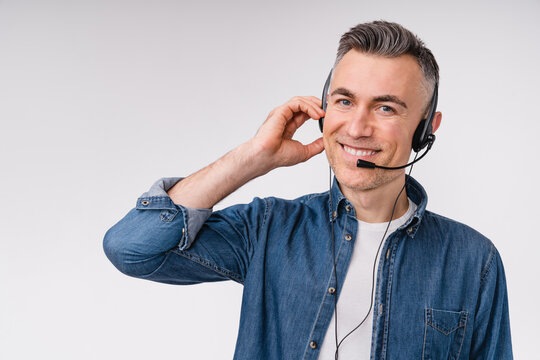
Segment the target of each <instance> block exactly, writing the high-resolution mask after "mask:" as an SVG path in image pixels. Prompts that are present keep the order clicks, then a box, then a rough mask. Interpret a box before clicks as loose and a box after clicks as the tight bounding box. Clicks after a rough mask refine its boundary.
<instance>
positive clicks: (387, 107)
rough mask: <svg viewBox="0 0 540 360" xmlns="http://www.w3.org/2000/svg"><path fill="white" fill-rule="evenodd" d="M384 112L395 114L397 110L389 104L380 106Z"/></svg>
mask: <svg viewBox="0 0 540 360" xmlns="http://www.w3.org/2000/svg"><path fill="white" fill-rule="evenodd" d="M379 109H380V110H381V111H382V113H383V114H385V115H391V114H394V113H395V111H394V109H393V108H391V107H390V106H387V105H383V106H381V107H380V108H379Z"/></svg>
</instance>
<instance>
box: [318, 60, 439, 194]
mask: <svg viewBox="0 0 540 360" xmlns="http://www.w3.org/2000/svg"><path fill="white" fill-rule="evenodd" d="M430 98H431V94H428V90H427V89H426V87H425V84H424V81H423V75H422V71H421V70H420V66H419V65H418V63H417V62H416V60H415V59H414V58H413V57H412V56H410V55H402V56H399V57H397V58H385V57H380V56H376V55H368V54H364V53H361V52H359V51H356V50H351V51H349V52H348V53H346V54H345V56H344V57H343V58H342V59H341V61H340V62H339V63H338V65H337V66H336V68H335V69H334V74H333V79H332V83H331V85H330V91H329V96H328V107H327V109H326V116H325V120H324V129H323V138H324V147H325V150H326V156H327V157H328V161H329V163H330V165H331V166H332V169H333V171H334V173H335V174H336V177H337V179H338V181H339V183H340V185H342V186H345V187H347V188H350V189H352V190H369V189H374V188H377V187H379V186H380V185H383V184H386V183H388V182H391V181H392V180H394V179H397V178H398V177H399V176H400V175H402V174H403V172H404V170H403V169H401V170H383V169H365V168H358V167H356V162H357V160H358V159H363V160H367V161H371V162H374V163H375V164H377V165H382V166H400V165H404V164H406V163H407V162H408V160H409V155H410V153H411V144H412V137H413V134H414V131H415V129H416V127H417V126H418V124H419V122H420V120H421V118H422V116H424V115H425V114H424V111H425V108H426V105H427V102H428V101H429V99H430Z"/></svg>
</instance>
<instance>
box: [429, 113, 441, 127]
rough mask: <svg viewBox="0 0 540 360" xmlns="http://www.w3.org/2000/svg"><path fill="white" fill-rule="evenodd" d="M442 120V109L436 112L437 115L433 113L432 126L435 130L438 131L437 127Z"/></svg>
mask: <svg viewBox="0 0 540 360" xmlns="http://www.w3.org/2000/svg"><path fill="white" fill-rule="evenodd" d="M441 120H442V113H441V112H440V111H437V112H435V115H433V122H432V123H431V126H432V127H433V132H435V131H437V129H438V128H439V126H440V125H441Z"/></svg>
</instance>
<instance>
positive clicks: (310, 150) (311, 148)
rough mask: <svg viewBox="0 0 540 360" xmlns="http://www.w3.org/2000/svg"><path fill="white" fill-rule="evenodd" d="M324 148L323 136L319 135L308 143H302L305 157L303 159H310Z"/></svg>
mask: <svg viewBox="0 0 540 360" xmlns="http://www.w3.org/2000/svg"><path fill="white" fill-rule="evenodd" d="M323 150H324V142H323V138H322V137H320V138H318V139H317V140H315V141H313V142H312V143H310V144H307V145H304V151H305V158H304V161H307V160H309V159H311V158H312V157H313V156H315V155H317V154H320V153H321V152H322V151H323Z"/></svg>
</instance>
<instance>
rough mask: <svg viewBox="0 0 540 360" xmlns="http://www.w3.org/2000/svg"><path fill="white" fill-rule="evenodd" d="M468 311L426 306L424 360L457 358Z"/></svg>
mask: <svg viewBox="0 0 540 360" xmlns="http://www.w3.org/2000/svg"><path fill="white" fill-rule="evenodd" d="M467 316H468V313H467V311H446V310H436V309H432V308H426V324H425V333H424V334H425V335H424V349H423V352H422V359H423V360H443V359H444V360H457V359H458V358H459V354H460V353H461V346H462V345H463V339H464V337H465V328H466V326H467Z"/></svg>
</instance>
